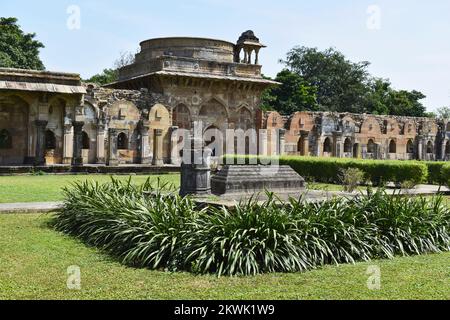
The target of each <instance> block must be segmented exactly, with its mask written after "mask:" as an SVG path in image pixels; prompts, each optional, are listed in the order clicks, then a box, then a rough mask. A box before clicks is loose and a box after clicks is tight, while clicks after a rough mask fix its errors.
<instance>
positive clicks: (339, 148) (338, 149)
mask: <svg viewBox="0 0 450 320" xmlns="http://www.w3.org/2000/svg"><path fill="white" fill-rule="evenodd" d="M343 155H344V150H343V144H342V132H334V156H335V157H336V158H342V157H343Z"/></svg>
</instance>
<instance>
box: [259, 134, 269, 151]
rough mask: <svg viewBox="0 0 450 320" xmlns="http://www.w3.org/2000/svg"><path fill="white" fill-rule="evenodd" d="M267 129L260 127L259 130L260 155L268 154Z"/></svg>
mask: <svg viewBox="0 0 450 320" xmlns="http://www.w3.org/2000/svg"><path fill="white" fill-rule="evenodd" d="M267 134H268V132H267V129H260V130H259V131H258V135H259V150H258V152H259V155H261V156H266V155H267V142H268V141H267V140H268V137H267Z"/></svg>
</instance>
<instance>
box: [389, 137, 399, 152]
mask: <svg viewBox="0 0 450 320" xmlns="http://www.w3.org/2000/svg"><path fill="white" fill-rule="evenodd" d="M389 153H397V144H396V143H395V141H394V140H391V142H390V143H389Z"/></svg>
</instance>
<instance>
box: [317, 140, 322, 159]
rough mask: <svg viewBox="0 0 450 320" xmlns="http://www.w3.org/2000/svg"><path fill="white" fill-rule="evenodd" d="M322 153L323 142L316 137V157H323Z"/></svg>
mask: <svg viewBox="0 0 450 320" xmlns="http://www.w3.org/2000/svg"><path fill="white" fill-rule="evenodd" d="M322 151H323V141H322V137H321V136H319V137H317V142H316V157H321V156H322V155H323V153H322Z"/></svg>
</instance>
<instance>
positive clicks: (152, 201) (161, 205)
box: [55, 179, 450, 276]
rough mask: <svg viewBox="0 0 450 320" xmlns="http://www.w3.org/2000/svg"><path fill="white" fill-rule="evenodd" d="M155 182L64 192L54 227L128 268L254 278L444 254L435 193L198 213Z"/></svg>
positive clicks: (445, 218) (444, 220) (449, 214)
mask: <svg viewBox="0 0 450 320" xmlns="http://www.w3.org/2000/svg"><path fill="white" fill-rule="evenodd" d="M171 191H173V189H172V188H168V187H167V186H165V185H157V186H152V184H151V183H150V182H149V181H148V182H147V183H145V184H144V185H142V186H135V185H133V184H131V182H127V183H126V182H119V181H117V180H114V179H113V180H112V181H111V182H110V183H107V184H102V185H99V184H97V183H90V182H85V183H79V184H76V185H75V186H74V187H73V188H71V189H66V190H65V193H66V201H65V205H64V208H63V209H62V210H61V211H60V212H59V213H58V214H57V215H56V219H55V226H56V228H57V229H58V230H60V231H62V232H65V233H67V234H70V235H74V236H76V237H78V238H80V239H82V240H83V241H85V242H86V243H88V244H90V245H93V246H97V247H100V248H102V249H103V250H106V251H107V252H109V253H110V254H113V255H114V256H116V257H118V258H119V259H120V260H121V261H122V262H123V263H125V264H127V265H131V266H136V267H147V268H151V269H166V270H171V271H178V270H183V271H190V272H196V273H214V274H217V275H219V276H220V275H255V274H258V273H265V272H298V271H305V270H309V269H314V268H317V267H320V266H323V265H326V264H339V263H354V262H356V261H368V260H370V259H375V258H392V257H394V256H396V255H413V254H423V253H435V252H441V251H449V250H450V234H449V228H450V210H449V208H448V207H447V206H446V205H445V203H444V202H443V198H442V197H436V198H433V199H425V198H412V197H400V196H394V197H393V196H390V195H387V194H385V193H384V192H383V191H378V192H376V193H370V194H369V195H361V196H358V197H356V198H354V199H343V198H336V199H333V200H329V201H325V202H321V203H308V202H306V201H304V199H300V200H294V199H291V200H290V201H289V202H288V203H282V202H281V201H279V200H278V199H277V198H276V197H275V196H274V195H273V194H268V195H269V199H268V200H267V201H266V202H265V203H264V204H258V203H257V201H255V200H253V199H252V200H250V201H248V202H247V203H241V204H239V205H237V206H236V208H234V209H229V208H226V207H222V208H219V207H208V208H206V209H203V210H199V209H198V208H197V206H196V204H195V202H194V201H193V200H192V199H191V198H189V197H185V198H183V197H180V196H178V195H177V194H174V193H171Z"/></svg>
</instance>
